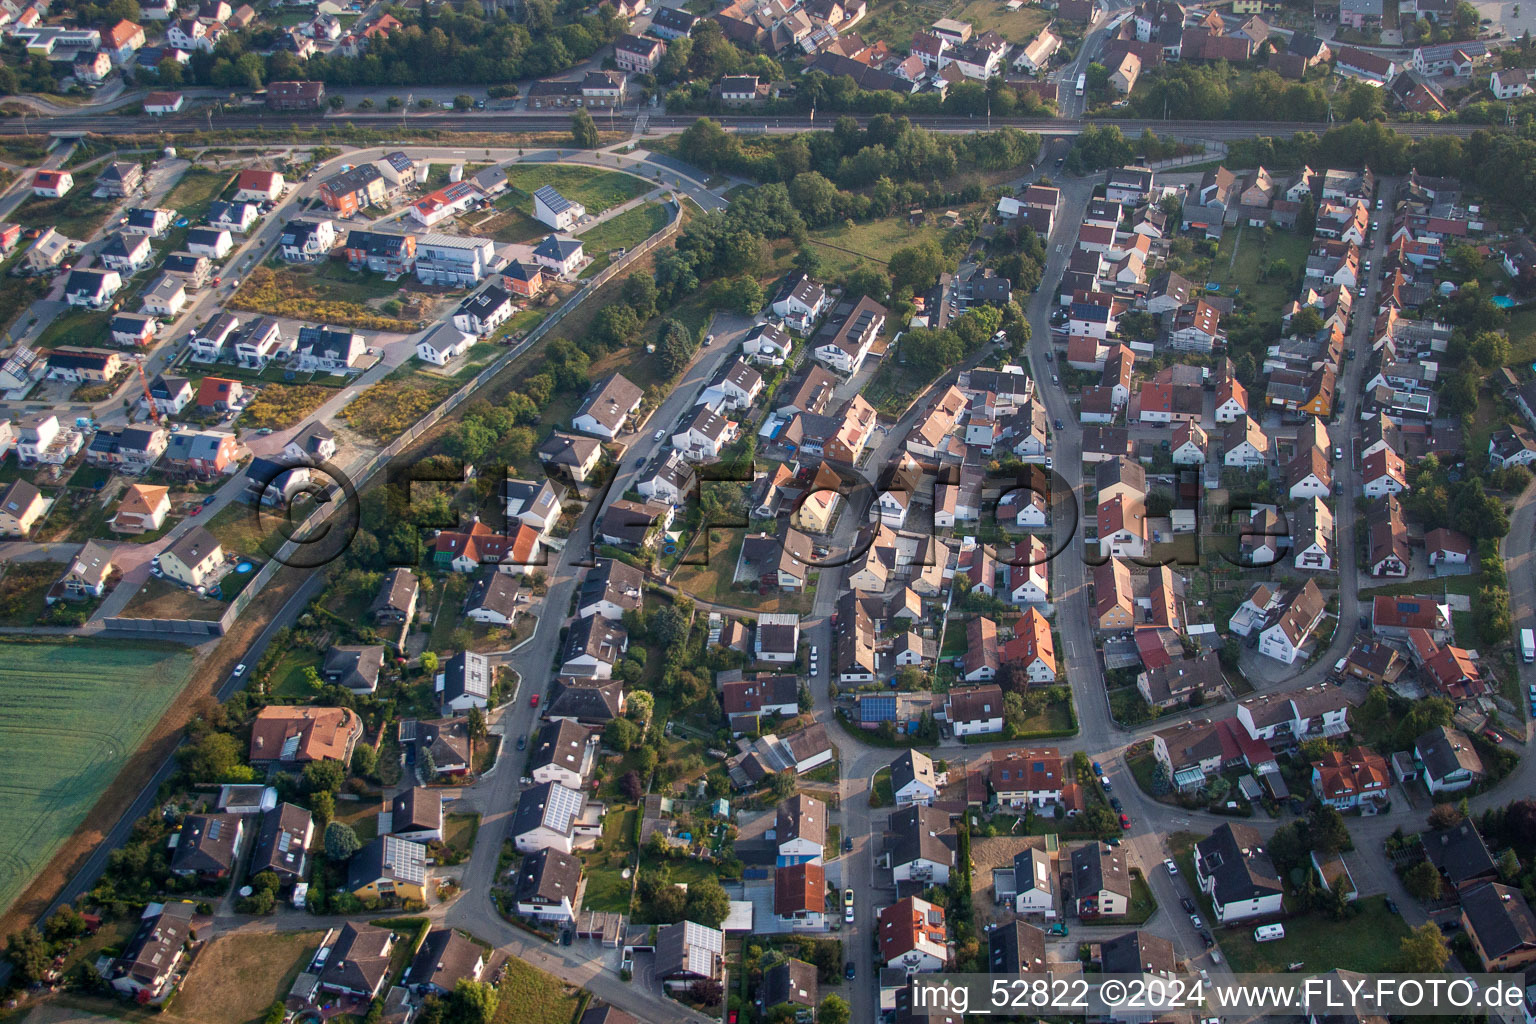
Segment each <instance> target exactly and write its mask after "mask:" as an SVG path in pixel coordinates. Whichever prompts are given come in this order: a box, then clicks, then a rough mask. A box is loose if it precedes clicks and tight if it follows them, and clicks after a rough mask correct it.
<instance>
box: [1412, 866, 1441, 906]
mask: <svg viewBox="0 0 1536 1024" xmlns="http://www.w3.org/2000/svg"><path fill="white" fill-rule="evenodd" d="M1440 885H1441V881H1440V872H1439V870H1438V869H1436V867H1435V866H1434V865H1433V864H1432V863H1430V862H1429V861H1427V860H1421V861H1419V862H1418V863H1417V864H1415V865H1414V866H1413V867H1411V868H1409V869H1408V870H1407V871H1405V872H1403V888H1405V889H1407V890H1408V893H1409V895H1411V896H1412V897H1413V898H1414V899H1416V900H1418V901H1419V902H1421V903H1433V902H1434V901H1435V900H1437V899H1439V898H1440Z"/></svg>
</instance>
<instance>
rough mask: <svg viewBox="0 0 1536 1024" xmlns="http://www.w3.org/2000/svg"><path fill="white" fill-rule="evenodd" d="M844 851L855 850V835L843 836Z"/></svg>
mask: <svg viewBox="0 0 1536 1024" xmlns="http://www.w3.org/2000/svg"><path fill="white" fill-rule="evenodd" d="M843 852H844V853H852V852H853V836H843Z"/></svg>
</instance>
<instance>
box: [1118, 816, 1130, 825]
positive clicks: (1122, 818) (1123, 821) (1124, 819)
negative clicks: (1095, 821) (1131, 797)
mask: <svg viewBox="0 0 1536 1024" xmlns="http://www.w3.org/2000/svg"><path fill="white" fill-rule="evenodd" d="M1120 827H1121V828H1130V827H1131V819H1130V818H1128V817H1126V816H1125V815H1124V814H1122V815H1120Z"/></svg>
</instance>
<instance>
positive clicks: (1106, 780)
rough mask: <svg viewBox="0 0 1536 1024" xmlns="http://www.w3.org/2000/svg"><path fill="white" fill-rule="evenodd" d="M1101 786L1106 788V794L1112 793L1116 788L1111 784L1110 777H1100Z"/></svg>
mask: <svg viewBox="0 0 1536 1024" xmlns="http://www.w3.org/2000/svg"><path fill="white" fill-rule="evenodd" d="M1099 785H1101V786H1103V787H1104V792H1106V793H1109V792H1112V791H1113V790H1114V787H1113V786H1111V785H1110V784H1109V776H1108V775H1100V776H1099Z"/></svg>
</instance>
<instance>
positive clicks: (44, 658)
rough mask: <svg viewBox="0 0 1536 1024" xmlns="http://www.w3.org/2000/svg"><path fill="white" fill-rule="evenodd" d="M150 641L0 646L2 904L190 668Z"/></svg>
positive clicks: (52, 847)
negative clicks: (3, 796)
mask: <svg viewBox="0 0 1536 1024" xmlns="http://www.w3.org/2000/svg"><path fill="white" fill-rule="evenodd" d="M193 661H194V657H193V655H192V654H191V653H190V652H187V651H183V650H180V649H176V648H171V647H162V646H158V645H153V644H135V643H124V642H122V641H114V642H113V643H111V644H95V643H7V644H5V645H4V648H3V654H0V778H3V779H4V780H5V784H4V795H5V806H6V812H5V814H4V815H0V907H9V906H10V904H11V902H12V901H13V900H15V899H16V897H17V896H19V895H20V894H21V891H22V890H23V889H24V888H25V887H26V885H27V883H28V882H30V881H31V879H32V876H33V875H34V874H36V873H37V871H38V869H39V868H41V867H42V866H43V865H44V864H46V863H47V862H48V859H49V858H50V857H52V856H53V854H54V852H55V851H56V850H57V849H58V848H59V846H60V845H61V844H62V843H63V842H64V840H65V839H67V838H68V837H69V835H70V834H71V833H72V832H74V830H75V828H76V827H77V826H79V824H80V822H81V821H82V820H84V818H85V816H86V814H87V812H89V811H90V809H91V806H92V805H93V804H94V803H95V802H96V799H97V797H99V796H100V795H101V793H102V791H103V790H104V789H105V788H106V787H107V785H108V784H110V783H111V782H112V780H113V779H114V778H115V777H116V775H117V773H118V771H119V770H121V769H122V767H123V765H124V764H125V763H127V761H128V758H129V757H130V756H132V754H133V752H134V750H136V749H137V748H138V746H139V744H140V743H141V742H143V740H144V738H145V737H146V736H147V735H148V734H149V732H150V730H151V729H153V728H154V726H155V724H156V723H157V722H158V721H159V720H160V716H161V715H162V714H164V712H165V710H166V708H168V707H169V706H170V705H171V702H172V701H174V700H175V699H176V696H177V695H178V694H179V693H180V692H181V690H182V687H183V686H184V685H185V684H186V681H187V677H188V675H189V674H190V673H191V670H192V664H193Z"/></svg>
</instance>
